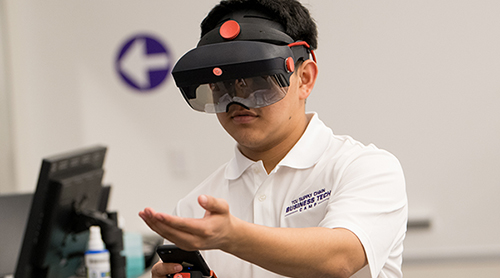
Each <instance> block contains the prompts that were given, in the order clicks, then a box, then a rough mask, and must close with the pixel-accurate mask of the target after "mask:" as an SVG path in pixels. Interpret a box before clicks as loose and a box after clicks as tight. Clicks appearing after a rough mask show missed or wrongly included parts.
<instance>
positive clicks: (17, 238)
mask: <svg viewBox="0 0 500 278" xmlns="http://www.w3.org/2000/svg"><path fill="white" fill-rule="evenodd" d="M32 199H33V193H23V194H8V195H2V196H0V277H4V276H7V275H12V274H14V270H15V269H16V262H17V257H18V256H19V251H20V250H21V243H22V240H23V233H22V231H24V229H25V228H26V221H27V220H28V213H29V209H30V206H31V201H32Z"/></svg>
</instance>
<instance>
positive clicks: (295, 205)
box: [285, 188, 332, 217]
mask: <svg viewBox="0 0 500 278" xmlns="http://www.w3.org/2000/svg"><path fill="white" fill-rule="evenodd" d="M331 194H332V191H331V190H329V191H326V189H325V188H323V189H320V190H317V191H314V192H311V193H308V194H305V195H303V196H302V197H299V198H297V199H295V200H292V202H291V205H290V206H288V207H286V211H285V217H287V216H290V215H292V214H294V213H297V212H304V211H307V210H310V209H313V208H314V207H316V206H317V205H319V204H322V203H324V202H326V201H328V200H330V195H331Z"/></svg>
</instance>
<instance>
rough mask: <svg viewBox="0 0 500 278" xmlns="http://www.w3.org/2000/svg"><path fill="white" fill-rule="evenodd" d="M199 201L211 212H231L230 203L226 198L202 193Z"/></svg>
mask: <svg viewBox="0 0 500 278" xmlns="http://www.w3.org/2000/svg"><path fill="white" fill-rule="evenodd" d="M198 203H199V204H200V206H201V207H202V208H204V209H205V210H206V211H207V212H210V213H211V214H214V213H216V214H224V213H229V205H228V204H227V202H226V201H225V200H224V199H216V198H214V197H212V196H208V195H200V196H199V197H198Z"/></svg>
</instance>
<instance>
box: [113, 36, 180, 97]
mask: <svg viewBox="0 0 500 278" xmlns="http://www.w3.org/2000/svg"><path fill="white" fill-rule="evenodd" d="M170 60H171V59H170V52H169V51H168V48H167V47H166V46H165V45H164V44H163V43H162V42H161V41H160V40H159V39H157V38H154V37H152V36H149V35H137V36H134V37H132V38H131V39H130V40H128V41H127V42H126V43H125V44H123V46H122V47H121V49H120V52H119V54H118V57H117V59H116V70H117V71H118V73H119V75H120V76H121V78H122V80H123V81H124V82H125V83H126V84H127V85H129V86H130V87H132V88H134V89H137V90H139V91H148V90H151V89H153V88H155V87H157V86H158V85H160V84H161V83H163V82H164V81H165V79H166V78H167V76H168V75H169V73H170V70H171V63H170Z"/></svg>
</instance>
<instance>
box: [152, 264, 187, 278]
mask: <svg viewBox="0 0 500 278" xmlns="http://www.w3.org/2000/svg"><path fill="white" fill-rule="evenodd" d="M181 271H182V266H181V265H180V264H174V263H164V262H161V261H160V262H157V263H156V264H155V265H154V266H153V268H152V269H151V277H152V278H160V277H161V278H165V276H167V275H168V274H174V273H178V272H181Z"/></svg>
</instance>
